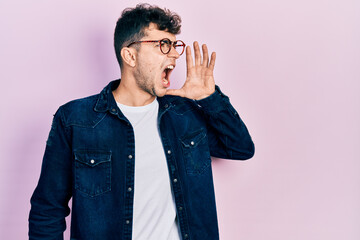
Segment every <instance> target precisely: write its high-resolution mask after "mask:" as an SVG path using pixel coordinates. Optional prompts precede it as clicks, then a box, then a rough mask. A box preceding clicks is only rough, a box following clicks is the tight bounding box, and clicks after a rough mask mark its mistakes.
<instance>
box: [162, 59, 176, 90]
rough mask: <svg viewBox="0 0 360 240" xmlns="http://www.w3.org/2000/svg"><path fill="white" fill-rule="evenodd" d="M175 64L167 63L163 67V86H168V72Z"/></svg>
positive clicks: (169, 72)
mask: <svg viewBox="0 0 360 240" xmlns="http://www.w3.org/2000/svg"><path fill="white" fill-rule="evenodd" d="M174 68H175V65H172V64H170V65H168V66H166V67H165V69H164V71H163V74H162V83H163V86H164V87H166V88H168V87H169V86H170V74H171V72H172V71H173V70H174Z"/></svg>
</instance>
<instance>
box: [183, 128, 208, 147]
mask: <svg viewBox="0 0 360 240" xmlns="http://www.w3.org/2000/svg"><path fill="white" fill-rule="evenodd" d="M205 136H206V132H205V130H204V129H203V128H201V129H199V130H197V131H195V132H192V133H190V134H187V135H185V136H184V137H182V138H181V139H180V141H181V143H182V144H183V145H184V147H189V148H191V147H196V146H197V145H198V144H199V143H200V142H201V140H203V138H204V137H205Z"/></svg>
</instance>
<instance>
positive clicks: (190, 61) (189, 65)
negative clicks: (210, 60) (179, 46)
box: [186, 46, 194, 71]
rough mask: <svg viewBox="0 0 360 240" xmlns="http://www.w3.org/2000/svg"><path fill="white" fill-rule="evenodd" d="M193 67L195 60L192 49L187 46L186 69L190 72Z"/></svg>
mask: <svg viewBox="0 0 360 240" xmlns="http://www.w3.org/2000/svg"><path fill="white" fill-rule="evenodd" d="M193 65H194V63H193V58H192V56H191V47H190V46H187V47H186V68H187V70H188V71H189V70H190V68H192V66H193Z"/></svg>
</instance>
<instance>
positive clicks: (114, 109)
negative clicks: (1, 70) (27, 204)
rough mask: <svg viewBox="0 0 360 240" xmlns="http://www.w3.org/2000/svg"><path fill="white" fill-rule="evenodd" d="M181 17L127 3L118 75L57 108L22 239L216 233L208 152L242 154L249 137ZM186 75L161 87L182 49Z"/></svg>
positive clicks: (147, 239)
mask: <svg viewBox="0 0 360 240" xmlns="http://www.w3.org/2000/svg"><path fill="white" fill-rule="evenodd" d="M180 23H181V20H180V17H179V16H178V15H176V14H174V13H172V12H170V11H168V10H163V9H160V8H157V7H154V6H149V5H138V6H136V8H134V9H126V10H125V11H124V12H123V14H122V16H121V18H120V19H119V20H118V22H117V26H116V29H115V39H114V40H115V41H114V44H115V51H116V55H117V58H118V61H119V64H120V67H121V76H122V78H121V80H117V81H113V82H111V83H110V84H109V85H108V86H106V87H105V88H104V90H103V91H102V92H101V93H100V94H98V95H95V96H90V97H87V98H84V99H79V100H75V101H71V102H69V103H67V104H65V105H63V106H61V107H60V108H59V110H58V111H57V112H56V114H55V116H54V120H53V124H52V128H51V131H50V134H49V138H48V141H47V145H46V150H45V154H44V159H43V165H42V170H41V176H40V180H39V183H38V185H37V187H36V189H35V191H34V194H33V196H32V198H31V211H30V217H29V237H30V239H63V231H64V230H65V228H66V226H65V217H66V216H67V215H68V214H69V213H70V209H69V207H68V202H69V200H70V198H72V216H71V239H82V240H93V239H95V240H97V239H101V240H110V239H114V240H115V239H119V240H120V239H123V240H126V239H137V240H152V239H156V240H162V239H164V240H175V239H196V240H202V239H206V240H212V239H218V238H219V234H218V226H217V217H216V207H215V196H214V188H213V179H212V172H211V158H210V156H214V157H219V158H228V159H242V160H244V159H248V158H251V157H252V156H253V154H254V144H253V142H252V140H251V137H250V135H249V133H248V131H247V129H246V127H245V125H244V123H243V122H242V121H241V119H240V117H239V115H238V113H237V112H236V111H235V109H234V108H233V107H232V105H231V104H230V102H229V98H228V97H227V96H225V95H224V94H223V93H222V92H221V91H220V89H219V87H217V86H215V82H214V77H213V69H214V65H215V53H212V54H211V57H210V60H209V54H208V50H207V47H206V45H203V46H202V56H201V51H200V47H199V45H198V43H197V42H194V46H193V47H194V55H195V58H194V59H193V58H192V55H191V49H190V47H186V49H184V48H185V44H184V43H183V42H182V41H181V40H176V37H175V35H176V34H178V33H179V32H180ZM184 50H185V54H186V62H187V77H186V82H185V84H184V86H183V87H182V88H181V89H176V90H168V89H167V88H168V87H169V85H170V75H171V71H172V70H173V69H174V68H175V66H176V59H178V58H179V57H180V55H181V54H182V53H183V52H184Z"/></svg>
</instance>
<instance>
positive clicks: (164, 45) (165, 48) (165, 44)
mask: <svg viewBox="0 0 360 240" xmlns="http://www.w3.org/2000/svg"><path fill="white" fill-rule="evenodd" d="M171 44H172V42H171V41H170V40H169V39H163V40H162V41H161V42H160V48H161V51H162V52H163V53H164V54H168V53H169V52H170V50H171ZM173 46H174V48H175V50H176V51H177V52H178V53H179V54H180V55H181V54H182V53H183V51H184V44H183V43H182V42H181V41H175V42H174V43H173Z"/></svg>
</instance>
